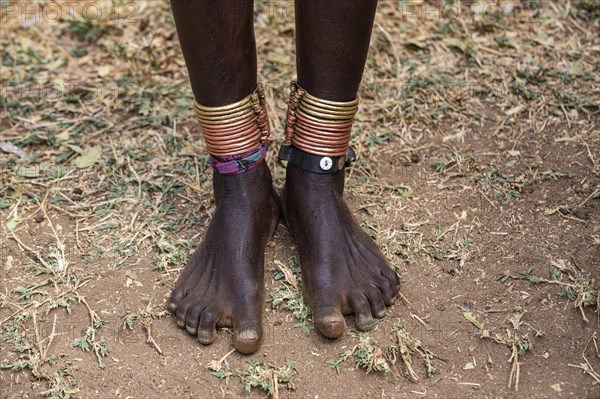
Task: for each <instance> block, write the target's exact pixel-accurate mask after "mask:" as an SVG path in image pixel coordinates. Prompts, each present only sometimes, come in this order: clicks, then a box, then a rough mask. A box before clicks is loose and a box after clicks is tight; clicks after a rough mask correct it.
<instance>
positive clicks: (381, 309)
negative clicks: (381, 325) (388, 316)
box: [367, 287, 386, 319]
mask: <svg viewBox="0 0 600 399" xmlns="http://www.w3.org/2000/svg"><path fill="white" fill-rule="evenodd" d="M367 297H368V298H369V305H370V306H371V314H372V315H373V316H374V317H377V318H378V319H381V318H382V317H384V316H385V313H386V308H385V302H384V301H383V295H382V294H381V292H380V291H379V289H378V288H377V287H373V288H372V289H371V290H370V291H369V292H368V293H367Z"/></svg>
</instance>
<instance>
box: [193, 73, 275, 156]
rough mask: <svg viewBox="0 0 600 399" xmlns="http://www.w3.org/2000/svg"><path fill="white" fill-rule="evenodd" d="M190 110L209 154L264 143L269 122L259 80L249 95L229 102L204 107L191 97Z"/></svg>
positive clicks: (234, 151)
mask: <svg viewBox="0 0 600 399" xmlns="http://www.w3.org/2000/svg"><path fill="white" fill-rule="evenodd" d="M194 112H195V114H196V118H197V119H198V122H199V123H200V126H201V127H202V134H203V136H204V141H205V142H206V147H207V148H208V152H209V154H210V155H212V156H216V157H225V156H233V155H237V154H243V153H247V152H248V151H252V150H256V149H258V147H259V146H260V145H261V144H267V142H268V139H269V132H270V131H269V121H268V118H267V108H266V102H265V93H264V89H263V86H262V84H260V83H259V84H258V85H257V87H256V90H255V91H254V92H253V93H252V94H250V95H249V96H246V97H244V98H243V99H241V100H240V101H237V102H235V103H233V104H228V105H223V106H220V107H207V106H205V105H202V104H199V103H198V102H197V101H196V100H194Z"/></svg>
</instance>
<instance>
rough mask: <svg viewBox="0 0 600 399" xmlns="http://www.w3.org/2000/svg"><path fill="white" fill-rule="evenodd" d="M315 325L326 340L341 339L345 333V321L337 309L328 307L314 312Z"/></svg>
mask: <svg viewBox="0 0 600 399" xmlns="http://www.w3.org/2000/svg"><path fill="white" fill-rule="evenodd" d="M315 325H316V326H317V329H318V330H319V332H320V333H321V334H323V335H324V336H326V337H327V338H338V337H341V336H342V335H343V334H344V332H345V331H346V320H345V319H344V316H343V315H342V312H340V311H339V309H337V308H335V307H333V306H328V307H324V308H320V309H318V310H317V311H316V312H315Z"/></svg>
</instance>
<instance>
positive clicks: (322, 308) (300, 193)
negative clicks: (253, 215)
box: [283, 164, 400, 338]
mask: <svg viewBox="0 0 600 399" xmlns="http://www.w3.org/2000/svg"><path fill="white" fill-rule="evenodd" d="M343 191H344V171H343V170H341V171H339V172H336V173H335V174H333V175H321V174H316V173H311V172H307V171H304V170H302V169H300V168H297V167H295V166H293V165H290V164H288V166H287V177H286V183H285V189H284V194H283V214H284V216H285V220H286V222H287V224H288V227H289V228H290V231H291V233H292V236H293V237H294V240H295V241H296V242H297V244H298V250H299V252H300V266H301V269H302V287H303V290H304V295H305V297H306V299H307V302H308V305H309V307H310V308H311V309H312V311H313V313H314V316H315V325H316V326H317V329H318V330H319V331H320V332H321V334H323V335H325V336H326V337H329V338H337V337H339V336H340V335H342V334H343V333H344V331H345V329H346V323H345V320H344V316H343V315H347V314H354V315H355V316H356V327H357V328H358V329H360V330H363V331H365V330H369V329H370V328H371V327H372V326H373V323H374V319H373V318H374V317H376V318H380V317H383V316H384V314H385V312H386V305H387V306H389V305H391V304H392V303H393V302H394V298H395V297H396V295H397V294H398V288H399V286H400V280H399V278H398V275H397V274H396V272H394V271H393V270H392V269H391V268H390V266H389V265H388V264H387V261H386V259H385V257H384V256H383V254H382V253H381V251H380V250H379V248H378V247H377V244H375V242H374V241H373V239H372V238H371V237H369V235H368V234H367V233H365V232H364V230H363V229H362V228H361V227H360V226H359V225H358V223H356V221H355V220H354V217H353V216H352V212H351V211H350V209H348V205H346V202H345V201H344V199H343V197H342V193H343Z"/></svg>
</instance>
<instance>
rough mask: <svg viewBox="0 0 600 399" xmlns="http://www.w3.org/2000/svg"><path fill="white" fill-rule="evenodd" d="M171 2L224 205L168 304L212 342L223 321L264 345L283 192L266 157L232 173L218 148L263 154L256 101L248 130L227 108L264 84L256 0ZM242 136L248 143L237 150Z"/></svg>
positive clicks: (246, 346)
mask: <svg viewBox="0 0 600 399" xmlns="http://www.w3.org/2000/svg"><path fill="white" fill-rule="evenodd" d="M171 3H172V8H173V14H174V17H175V22H176V26H177V32H178V35H179V39H180V42H181V48H182V51H183V54H184V57H185V60H186V65H187V68H188V71H189V75H190V81H191V85H192V90H193V92H194V97H195V99H196V103H197V105H196V112H197V115H198V118H199V120H200V122H201V126H202V127H203V134H204V136H205V140H206V143H207V147H208V148H209V152H210V153H211V162H213V163H216V166H215V172H214V174H213V190H214V194H215V199H216V205H217V206H216V210H215V213H214V215H213V217H212V219H211V222H210V225H209V226H208V228H207V230H206V233H205V236H204V240H203V242H202V244H200V246H199V247H198V249H197V250H196V252H195V253H194V254H193V256H192V257H191V259H190V261H189V262H188V264H187V266H186V267H185V269H184V270H183V271H182V273H181V275H180V277H179V279H178V281H177V284H176V286H175V288H174V289H173V292H172V294H171V298H170V300H169V309H170V310H171V311H172V312H174V313H175V314H176V315H177V324H178V325H179V326H180V327H182V328H183V327H185V328H186V329H187V331H188V332H189V333H190V334H192V335H194V336H197V338H198V340H199V341H200V342H201V343H203V344H209V343H211V342H213V341H214V340H215V338H216V328H217V327H233V329H234V344H235V347H236V348H237V349H238V350H239V351H240V352H243V353H251V352H254V351H256V350H257V349H258V346H259V344H260V340H261V336H262V309H263V300H264V290H263V275H264V268H263V262H264V250H265V246H266V243H267V240H268V238H269V237H270V234H271V233H272V230H273V229H274V227H275V223H276V221H277V218H278V199H277V197H276V195H275V192H274V190H273V186H272V182H271V174H270V172H269V169H268V168H267V166H266V164H265V163H264V162H260V161H261V160H262V159H259V160H258V161H256V162H255V164H253V166H255V167H253V168H252V169H249V170H241V171H240V172H243V173H239V174H231V175H228V174H222V173H221V171H222V170H223V168H219V166H223V164H224V163H219V162H221V161H224V158H223V157H219V155H228V156H235V155H237V154H239V153H241V152H246V151H247V150H248V149H250V150H252V151H253V156H255V155H257V154H258V156H260V154H261V153H257V152H256V151H258V150H257V149H256V148H255V147H258V145H259V144H258V141H257V142H256V143H253V140H254V138H253V137H250V136H252V135H254V134H256V135H257V137H258V133H257V132H259V130H260V129H259V128H258V126H257V123H255V122H256V121H254V122H253V116H252V115H253V113H252V112H253V111H252V109H251V108H249V107H250V105H247V106H246V108H244V109H243V111H242V113H244V114H248V115H250V116H248V117H245V119H244V120H248V121H249V122H248V123H246V122H244V124H243V126H250V128H248V129H245V128H244V129H242V130H241V132H242V133H239V132H240V129H239V125H240V123H239V122H237V126H238V128H233V127H232V126H234V125H235V124H234V123H230V122H231V121H232V120H234V119H235V115H234V116H232V115H229V114H227V112H228V111H222V109H223V106H227V105H228V104H232V103H236V102H239V101H240V100H241V99H244V98H246V96H248V95H249V94H251V93H252V92H253V91H254V90H255V89H256V86H257V85H256V49H255V42H254V32H253V19H252V18H253V7H252V2H248V1H243V2H240V1H231V2H230V1H227V2H224V1H216V0H215V1H213V0H195V1H187V0H172V2H171ZM249 98H251V97H249ZM248 104H249V102H248ZM221 119H225V120H226V121H227V122H228V124H227V123H225V124H224V122H223V123H221V122H220V120H221ZM214 120H219V122H218V123H216V122H214ZM257 120H258V119H257ZM215 123H216V124H215ZM253 123H254V125H253ZM246 131H248V132H251V134H250V136H249V138H248V139H246V137H242V138H241V139H238V138H237V137H238V136H240V135H242V136H244V135H245V134H246ZM209 133H210V134H209ZM234 136H235V137H234ZM232 137H233V138H232ZM209 138H210V140H209ZM240 140H241V141H243V142H245V143H246V144H245V147H243V148H242V147H240V151H236V146H237V145H238V144H239V142H240ZM257 140H258V139H257ZM248 143H250V144H248ZM254 144H256V145H254ZM261 149H262V147H261ZM263 157H264V155H263ZM253 159H256V158H253ZM235 164H236V165H237V164H239V162H236V163H235Z"/></svg>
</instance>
